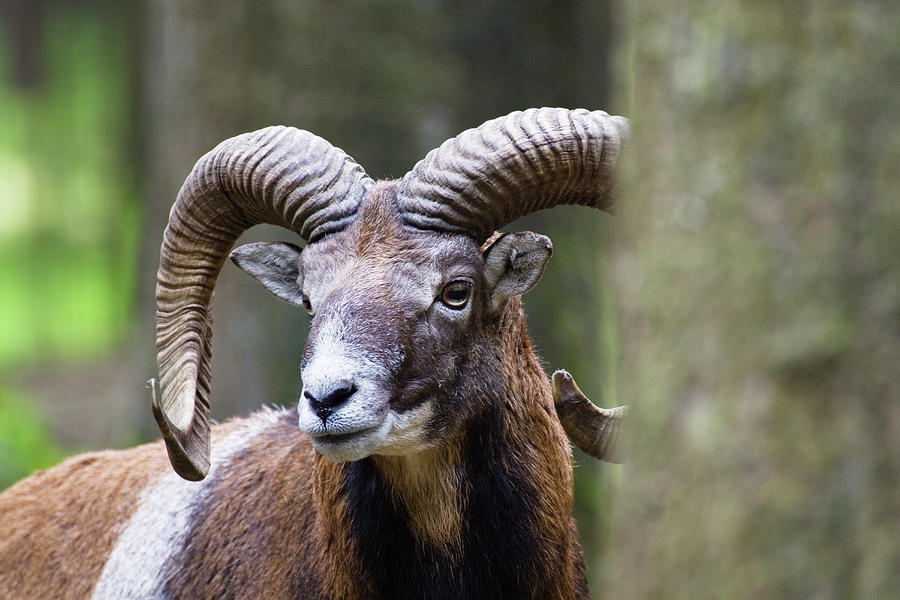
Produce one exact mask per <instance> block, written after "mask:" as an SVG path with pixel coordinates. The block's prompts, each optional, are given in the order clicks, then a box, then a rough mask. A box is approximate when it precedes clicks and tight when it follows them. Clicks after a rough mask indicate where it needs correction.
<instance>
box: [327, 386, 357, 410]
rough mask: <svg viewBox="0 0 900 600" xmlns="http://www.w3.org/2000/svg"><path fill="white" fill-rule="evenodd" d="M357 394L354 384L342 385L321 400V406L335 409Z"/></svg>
mask: <svg viewBox="0 0 900 600" xmlns="http://www.w3.org/2000/svg"><path fill="white" fill-rule="evenodd" d="M355 392H356V386H355V385H352V384H348V385H342V386H340V387H337V388H335V389H333V390H332V391H331V392H330V393H329V394H328V395H327V396H325V397H324V398H322V399H321V400H319V404H321V405H322V406H325V407H328V408H334V407H336V406H338V405H340V404H343V403H344V402H346V401H347V399H348V398H349V397H350V396H352V395H353V394H354V393H355Z"/></svg>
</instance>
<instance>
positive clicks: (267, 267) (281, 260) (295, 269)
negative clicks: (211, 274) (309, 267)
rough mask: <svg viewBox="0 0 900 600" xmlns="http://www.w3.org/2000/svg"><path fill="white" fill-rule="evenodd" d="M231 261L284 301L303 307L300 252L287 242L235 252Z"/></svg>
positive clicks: (236, 250)
mask: <svg viewBox="0 0 900 600" xmlns="http://www.w3.org/2000/svg"><path fill="white" fill-rule="evenodd" d="M231 260H232V262H234V264H236V265H237V266H238V267H239V268H240V269H241V270H243V271H245V272H246V273H248V274H249V275H250V276H251V277H253V278H254V279H256V280H257V281H258V282H260V283H261V284H262V285H263V287H264V288H266V289H267V290H269V291H270V292H272V293H273V294H275V296H277V297H278V298H280V299H281V300H284V301H285V302H288V303H290V304H296V305H298V306H302V305H303V289H302V281H301V279H302V275H301V273H300V248H298V247H297V246H294V245H293V244H288V243H285V242H257V243H254V244H246V245H244V246H240V247H238V248H235V249H234V250H233V251H232V252H231Z"/></svg>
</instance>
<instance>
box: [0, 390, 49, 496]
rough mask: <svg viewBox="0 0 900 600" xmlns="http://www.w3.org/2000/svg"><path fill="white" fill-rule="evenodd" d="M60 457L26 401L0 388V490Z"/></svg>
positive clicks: (44, 428) (39, 418)
mask: <svg viewBox="0 0 900 600" xmlns="http://www.w3.org/2000/svg"><path fill="white" fill-rule="evenodd" d="M62 457H63V452H62V450H61V449H60V448H59V447H58V446H57V445H56V443H55V442H54V441H53V438H52V437H51V435H50V431H49V429H48V427H47V424H46V422H45V421H44V419H43V417H42V416H41V415H40V414H39V413H38V412H37V411H36V410H35V408H34V406H33V404H32V403H31V402H30V400H29V399H28V398H27V397H25V396H22V395H20V394H17V393H16V392H14V391H12V390H10V389H8V388H0V490H2V489H5V488H6V487H8V486H9V485H11V484H13V483H15V482H16V481H18V480H19V479H21V478H23V477H25V476H26V475H28V474H29V473H31V472H32V471H35V470H37V469H45V468H47V467H49V466H51V465H53V464H55V463H57V462H59V460H60V459H62Z"/></svg>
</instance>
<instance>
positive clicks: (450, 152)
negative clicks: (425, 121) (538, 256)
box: [398, 108, 628, 242]
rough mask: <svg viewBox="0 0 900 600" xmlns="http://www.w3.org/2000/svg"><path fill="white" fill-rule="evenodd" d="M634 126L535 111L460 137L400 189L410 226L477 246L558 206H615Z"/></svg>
mask: <svg viewBox="0 0 900 600" xmlns="http://www.w3.org/2000/svg"><path fill="white" fill-rule="evenodd" d="M627 130H628V121H627V120H626V119H625V118H623V117H614V116H610V115H608V114H606V113H605V112H603V111H599V110H598V111H593V112H590V111H587V110H584V109H578V110H567V109H564V108H532V109H529V110H526V111H524V112H514V113H510V114H508V115H506V116H505V117H500V118H498V119H494V120H492V121H487V122H486V123H484V124H483V125H481V126H480V127H477V128H475V129H469V130H467V131H464V132H462V133H461V134H459V135H458V136H456V137H455V138H452V139H450V140H447V141H446V142H444V143H443V144H441V146H440V147H439V148H437V149H435V150H432V151H431V152H429V153H428V154H427V155H426V156H425V158H423V159H422V160H421V161H419V162H418V163H417V164H416V166H415V167H413V169H412V170H411V171H410V172H409V173H407V174H406V175H405V176H404V177H403V180H402V181H401V182H400V187H399V190H398V203H399V207H400V216H401V218H402V219H403V220H404V222H405V223H406V224H407V225H410V226H413V227H416V228H419V229H428V230H437V231H448V232H456V233H466V234H468V235H471V236H473V237H474V238H476V240H477V241H478V242H483V241H484V240H486V239H487V238H488V237H489V236H490V235H491V234H492V233H493V232H494V230H496V229H499V228H500V227H502V226H503V225H506V224H507V223H510V222H512V221H514V220H516V219H518V218H519V217H522V216H524V215H526V214H529V213H532V212H534V211H537V210H541V209H544V208H551V207H553V206H557V205H559V204H581V205H585V206H592V207H594V208H599V209H602V210H608V209H609V208H610V206H611V205H612V197H611V191H612V185H611V180H610V173H611V171H612V168H613V167H614V165H615V163H616V160H617V159H618V157H619V151H620V150H621V147H622V144H623V141H624V139H625V136H626V134H627Z"/></svg>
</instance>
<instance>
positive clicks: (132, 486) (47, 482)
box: [0, 443, 170, 600]
mask: <svg viewBox="0 0 900 600" xmlns="http://www.w3.org/2000/svg"><path fill="white" fill-rule="evenodd" d="M169 468H170V467H169V464H168V460H167V459H166V455H165V450H164V449H163V447H162V445H161V444H160V443H155V444H147V445H144V446H138V447H137V448H132V449H130V450H127V451H120V452H113V451H107V452H95V453H91V454H82V455H79V456H75V457H72V458H70V459H68V460H66V461H65V462H63V463H62V464H60V465H59V466H57V467H55V468H53V469H50V470H48V471H43V472H40V473H37V474H35V475H33V476H31V477H29V478H28V479H25V480H24V481H21V482H19V483H17V484H16V485H14V486H13V487H11V488H10V489H8V490H7V491H5V492H4V493H3V494H0V597H2V598H10V599H13V598H22V599H25V598H51V597H52V598H56V599H59V600H68V599H80V598H89V597H90V595H91V592H92V591H93V588H94V583H95V582H96V580H97V579H98V577H99V576H100V572H101V571H102V569H103V565H104V563H105V562H106V558H107V555H108V553H109V552H110V550H111V549H112V547H113V546H114V545H115V542H116V539H117V537H118V534H119V532H120V529H121V526H122V525H123V523H125V522H127V520H128V518H129V517H130V516H131V512H132V510H133V509H134V507H135V506H136V500H137V498H138V496H139V495H140V493H141V491H142V490H143V488H144V487H145V486H146V485H147V483H148V482H149V481H150V480H151V479H152V478H154V477H157V476H159V475H161V474H162V473H164V472H165V470H167V469H169Z"/></svg>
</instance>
